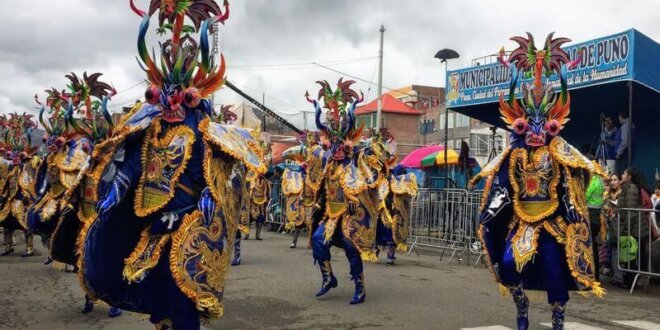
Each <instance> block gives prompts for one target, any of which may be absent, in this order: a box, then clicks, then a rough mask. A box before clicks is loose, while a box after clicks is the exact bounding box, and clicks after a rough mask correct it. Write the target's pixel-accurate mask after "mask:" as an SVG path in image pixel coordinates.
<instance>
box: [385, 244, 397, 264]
mask: <svg viewBox="0 0 660 330" xmlns="http://www.w3.org/2000/svg"><path fill="white" fill-rule="evenodd" d="M395 254H396V248H395V246H394V243H387V265H388V266H393V265H394V259H396V256H395Z"/></svg>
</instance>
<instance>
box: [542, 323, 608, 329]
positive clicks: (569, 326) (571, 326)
mask: <svg viewBox="0 0 660 330" xmlns="http://www.w3.org/2000/svg"><path fill="white" fill-rule="evenodd" d="M541 325H542V326H544V327H547V328H552V324H551V323H541ZM564 330H605V329H603V328H598V327H592V326H590V325H586V324H582V323H579V322H565V323H564Z"/></svg>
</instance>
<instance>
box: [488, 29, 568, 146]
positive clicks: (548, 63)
mask: <svg viewBox="0 0 660 330" xmlns="http://www.w3.org/2000/svg"><path fill="white" fill-rule="evenodd" d="M552 35H553V34H552V33H550V34H549V35H548V37H547V38H546V40H545V45H544V47H543V49H541V50H537V49H536V46H535V45H534V38H533V37H532V35H531V34H529V33H527V38H524V37H513V38H511V40H513V41H515V42H516V43H518V45H519V47H518V48H516V49H515V50H514V51H513V52H512V53H511V55H510V56H509V59H508V60H507V61H505V60H504V59H503V52H504V51H503V50H502V51H501V52H500V57H499V61H500V63H502V64H503V65H505V66H507V67H508V68H509V69H510V70H511V84H510V86H509V97H508V101H505V100H504V96H503V95H500V101H499V102H500V114H501V115H502V120H504V122H505V123H506V124H507V125H508V127H509V128H510V129H511V130H512V131H513V133H514V134H515V135H516V136H517V137H519V138H522V139H524V141H525V144H526V145H528V146H530V147H539V146H543V145H547V144H548V143H549V142H550V140H551V139H552V137H554V136H556V135H557V134H559V132H560V131H561V130H562V129H563V127H564V125H565V124H566V123H567V122H568V114H569V113H570V103H571V98H570V95H569V93H568V90H567V84H566V71H567V69H570V68H572V67H573V66H575V64H577V63H578V62H579V60H580V59H579V58H578V59H576V60H575V61H573V62H570V59H569V57H568V54H567V53H566V52H565V51H563V50H562V49H561V48H560V46H561V45H562V44H564V43H566V42H569V41H570V39H568V38H556V39H553V38H552ZM527 71H531V73H532V75H533V77H534V82H533V84H529V83H526V82H523V83H522V85H521V94H522V96H521V98H520V101H518V100H516V99H515V88H516V85H517V82H518V79H519V77H520V74H524V73H525V72H527ZM552 72H556V73H557V75H558V76H559V80H560V84H561V91H560V92H559V93H555V92H554V91H553V88H552V86H551V85H550V84H547V82H546V81H545V79H546V77H547V76H549V75H550V74H551V73H552Z"/></svg>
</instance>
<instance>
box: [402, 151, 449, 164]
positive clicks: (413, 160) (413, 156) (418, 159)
mask: <svg viewBox="0 0 660 330" xmlns="http://www.w3.org/2000/svg"><path fill="white" fill-rule="evenodd" d="M442 150H445V147H444V146H425V147H421V148H419V149H415V150H413V151H412V152H411V153H409V154H408V155H407V156H406V157H404V158H403V159H402V160H401V162H400V163H399V164H400V165H401V166H403V167H408V168H421V167H422V159H424V157H426V156H428V155H430V154H432V153H434V152H438V151H442Z"/></svg>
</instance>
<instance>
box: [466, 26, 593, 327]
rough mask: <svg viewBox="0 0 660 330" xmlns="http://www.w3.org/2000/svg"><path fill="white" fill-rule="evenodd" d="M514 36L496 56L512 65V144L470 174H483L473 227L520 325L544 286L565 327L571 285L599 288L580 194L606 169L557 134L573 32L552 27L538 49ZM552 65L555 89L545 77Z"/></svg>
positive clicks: (566, 99)
mask: <svg viewBox="0 0 660 330" xmlns="http://www.w3.org/2000/svg"><path fill="white" fill-rule="evenodd" d="M511 40H513V41H515V42H516V43H517V44H518V45H519V47H518V48H516V49H515V50H514V51H513V52H512V53H511V54H510V56H509V59H508V60H504V58H503V56H502V55H500V58H499V60H500V63H501V64H502V65H504V66H506V67H508V68H509V70H510V71H511V83H510V88H509V95H508V97H506V99H505V96H504V95H501V96H500V101H499V104H500V113H501V115H502V120H504V122H505V123H506V124H507V126H508V127H509V129H510V130H511V131H512V134H511V145H510V146H509V147H508V148H506V150H504V152H503V153H501V154H500V155H498V156H497V157H496V158H495V159H493V160H492V161H491V162H490V163H489V164H488V165H487V166H485V167H484V168H483V170H482V171H481V173H479V174H478V175H477V176H476V177H475V178H474V179H473V180H472V184H474V183H476V182H477V181H478V180H480V179H482V178H483V179H485V180H486V185H485V191H484V198H483V205H482V212H481V217H480V221H479V231H478V234H479V238H480V240H481V242H482V244H483V246H484V252H485V254H486V256H487V261H488V262H489V265H490V268H491V270H492V272H493V273H494V274H495V279H496V281H497V282H498V283H500V285H502V286H503V287H506V288H507V289H508V291H509V292H510V293H511V295H512V296H513V300H514V302H515V305H516V307H517V311H518V316H517V325H518V329H527V328H528V327H529V320H528V309H529V299H528V298H527V295H526V294H525V291H526V290H544V291H546V292H547V296H548V303H549V304H550V305H551V307H552V326H553V329H563V328H564V311H565V305H566V303H567V301H568V300H569V291H574V290H578V291H585V290H589V291H590V292H591V293H593V294H595V295H597V296H599V297H600V296H602V295H603V294H604V290H603V289H602V288H601V287H600V283H598V282H596V281H595V279H594V271H595V270H594V256H593V254H592V247H591V244H592V242H591V234H590V232H589V231H590V229H589V222H588V211H587V204H586V201H585V183H588V182H589V177H590V176H591V175H604V173H603V171H602V169H601V168H600V167H599V166H598V165H595V164H593V163H592V162H591V161H589V159H587V158H586V157H584V156H583V155H581V154H580V153H579V152H578V151H577V150H576V149H575V148H574V147H572V146H571V145H570V144H568V143H567V142H566V141H565V140H564V139H562V138H561V137H560V136H559V133H560V131H561V130H562V128H563V127H564V125H566V123H567V122H568V115H569V111H570V102H571V97H570V95H569V93H568V89H567V83H566V74H567V71H568V70H570V69H571V68H572V67H573V66H575V64H577V63H578V62H579V60H580V59H579V58H578V59H575V60H574V61H571V60H570V59H569V56H568V54H567V53H566V52H565V51H563V50H562V49H561V48H560V46H561V45H562V44H564V43H566V42H569V41H570V40H569V39H567V38H553V34H552V33H551V34H550V35H548V37H547V38H546V40H545V43H544V46H543V49H537V48H536V46H535V44H534V39H533V37H532V36H531V35H530V34H529V33H528V34H527V38H525V37H513V38H511ZM525 73H531V75H532V76H533V80H532V81H531V83H528V82H526V81H523V82H522V83H521V86H520V90H521V97H520V100H517V99H516V97H515V90H516V87H517V85H518V80H519V79H520V77H521V76H522V75H524V74H525ZM553 73H556V75H557V76H558V77H559V82H560V88H559V91H558V92H555V91H554V90H553V87H552V85H551V84H550V83H549V82H548V79H549V77H550V75H551V74H553Z"/></svg>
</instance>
